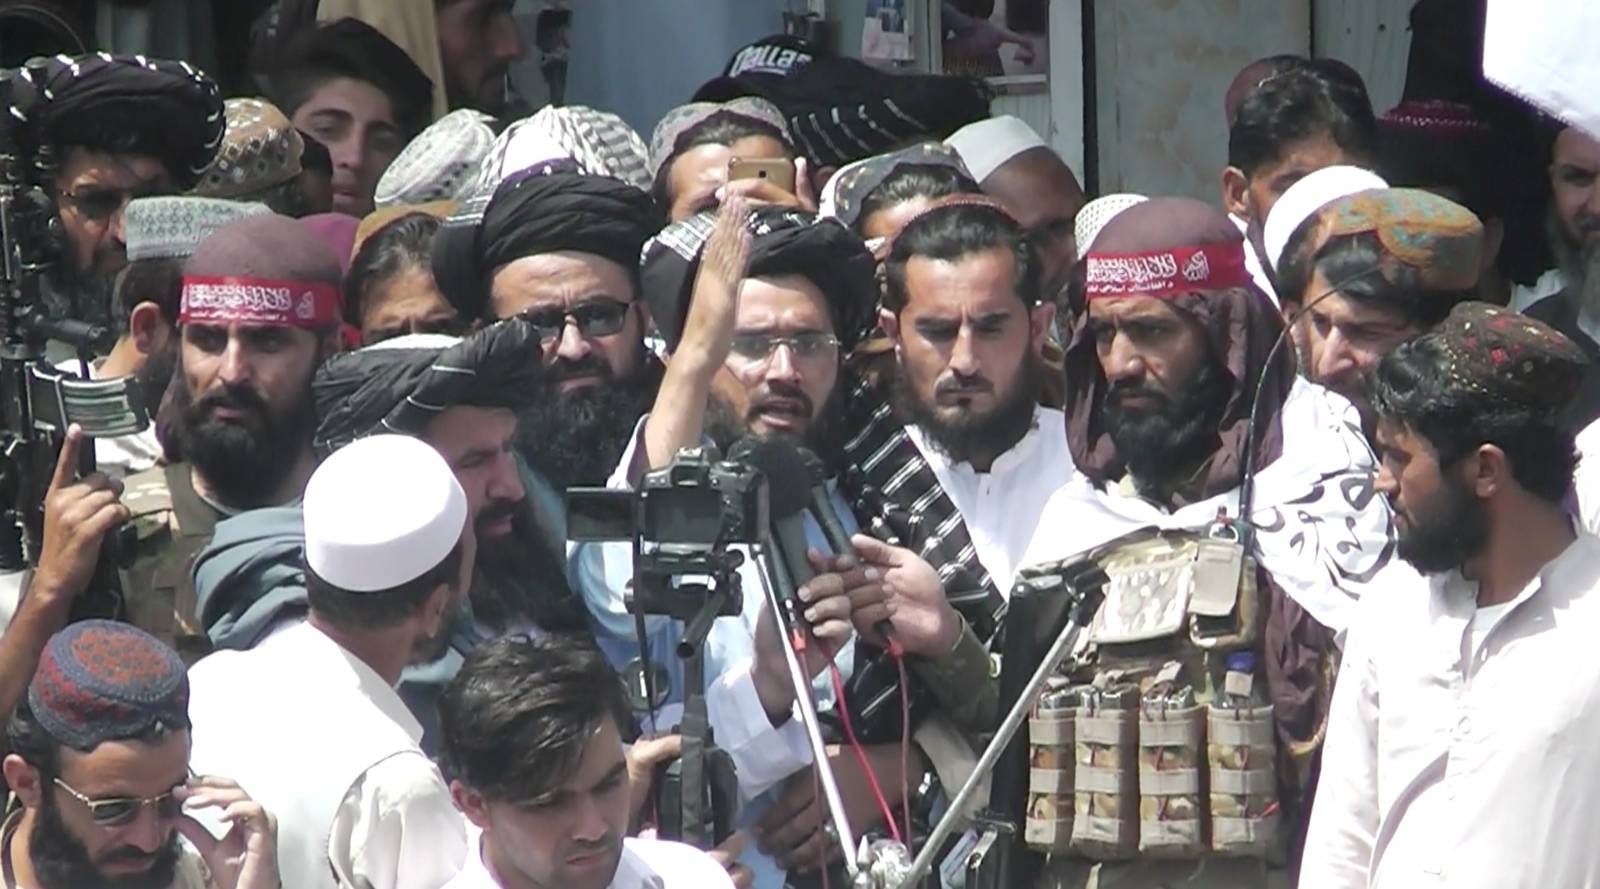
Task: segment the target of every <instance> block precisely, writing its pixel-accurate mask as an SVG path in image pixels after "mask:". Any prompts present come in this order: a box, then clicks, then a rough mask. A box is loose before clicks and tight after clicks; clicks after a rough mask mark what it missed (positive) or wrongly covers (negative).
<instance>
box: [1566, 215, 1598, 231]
mask: <svg viewBox="0 0 1600 889" xmlns="http://www.w3.org/2000/svg"><path fill="white" fill-rule="evenodd" d="M1572 224H1573V226H1574V227H1575V228H1577V230H1578V232H1579V233H1580V234H1585V235H1600V216H1596V215H1594V214H1592V213H1579V214H1578V216H1577V218H1576V219H1574V220H1573V221H1572Z"/></svg>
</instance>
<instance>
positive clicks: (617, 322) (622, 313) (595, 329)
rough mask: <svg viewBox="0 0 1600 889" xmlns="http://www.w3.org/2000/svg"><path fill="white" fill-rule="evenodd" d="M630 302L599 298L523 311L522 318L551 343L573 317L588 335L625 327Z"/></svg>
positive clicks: (581, 330) (579, 330) (596, 334)
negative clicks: (571, 304) (570, 306)
mask: <svg viewBox="0 0 1600 889" xmlns="http://www.w3.org/2000/svg"><path fill="white" fill-rule="evenodd" d="M629 308H632V306H631V305H630V304H628V303H622V302H617V301H616V300H613V299H596V300H591V301H589V302H586V303H584V304H583V305H580V306H573V307H572V308H570V309H539V310H534V311H528V312H523V313H522V314H521V315H519V316H518V317H519V318H521V319H522V320H524V321H526V322H528V323H529V324H532V325H533V329H534V330H536V331H538V333H539V339H541V340H543V341H544V342H546V343H548V342H550V341H552V340H554V339H556V338H558V337H560V336H561V332H562V331H563V330H566V328H567V321H568V320H569V319H570V320H571V321H572V322H573V323H574V324H577V325H578V332H579V333H581V334H583V335H584V336H611V335H612V334H615V333H617V332H618V331H620V330H622V325H623V324H624V323H626V321H627V319H628V309H629Z"/></svg>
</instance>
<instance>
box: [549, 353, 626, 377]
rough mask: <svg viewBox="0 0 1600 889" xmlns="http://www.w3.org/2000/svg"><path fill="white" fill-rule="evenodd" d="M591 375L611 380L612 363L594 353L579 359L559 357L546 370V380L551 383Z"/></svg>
mask: <svg viewBox="0 0 1600 889" xmlns="http://www.w3.org/2000/svg"><path fill="white" fill-rule="evenodd" d="M590 375H594V376H598V377H600V378H601V379H604V380H607V381H609V380H610V379H611V365H609V364H607V363H605V362H604V361H602V360H601V359H600V356H598V355H595V354H592V353H591V354H589V355H585V356H583V357H582V358H579V359H578V360H577V361H570V360H568V359H566V358H558V359H556V362H555V364H552V365H550V368H549V370H547V371H545V380H546V381H547V382H549V383H551V384H556V383H562V382H565V381H567V380H570V379H572V378H573V377H585V376H590Z"/></svg>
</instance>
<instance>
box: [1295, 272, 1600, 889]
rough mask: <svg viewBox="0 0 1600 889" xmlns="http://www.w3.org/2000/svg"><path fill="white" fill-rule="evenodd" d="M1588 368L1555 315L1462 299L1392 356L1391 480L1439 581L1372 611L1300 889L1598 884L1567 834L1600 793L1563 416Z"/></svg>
mask: <svg viewBox="0 0 1600 889" xmlns="http://www.w3.org/2000/svg"><path fill="white" fill-rule="evenodd" d="M1587 364H1588V361H1587V359H1586V357H1585V355H1584V354H1583V352H1582V351H1581V350H1579V349H1578V348H1577V347H1576V346H1575V345H1574V344H1573V343H1572V342H1571V341H1569V340H1568V339H1567V338H1566V337H1563V336H1561V335H1560V334H1559V333H1557V332H1555V331H1554V330H1552V329H1551V328H1549V327H1547V326H1546V325H1544V324H1541V323H1539V322H1537V321H1534V320H1531V319H1528V318H1525V317H1519V316H1518V315H1516V314H1514V313H1512V312H1510V311H1508V310H1506V309H1503V308H1500V307H1498V306H1490V305H1487V304H1484V303H1463V304H1461V305H1459V306H1457V307H1456V309H1455V311H1454V312H1452V313H1451V315H1450V317H1449V318H1448V319H1446V320H1445V321H1444V322H1443V323H1442V324H1440V325H1439V326H1438V327H1437V328H1435V329H1434V330H1433V331H1431V332H1429V333H1426V334H1424V335H1422V336H1419V337H1417V338H1415V339H1413V340H1411V341H1409V342H1407V343H1405V344H1403V345H1401V346H1400V347H1399V348H1397V349H1395V350H1394V351H1393V352H1390V353H1389V355H1388V356H1387V357H1386V358H1384V359H1383V362H1382V363H1381V364H1379V365H1378V368H1377V371H1376V373H1375V374H1374V376H1373V383H1372V391H1373V403H1374V406H1375V407H1376V408H1377V412H1378V446H1379V448H1380V451H1381V453H1382V456H1383V468H1382V471H1381V473H1380V475H1379V477H1378V489H1379V491H1380V492H1381V493H1382V494H1383V495H1384V496H1385V497H1386V498H1388V499H1389V501H1390V502H1391V503H1392V504H1393V505H1394V510H1395V514H1396V524H1397V525H1398V526H1399V531H1400V548H1399V554H1400V556H1401V557H1402V558H1404V559H1406V560H1407V561H1409V562H1410V563H1411V564H1413V565H1415V566H1416V568H1417V570H1419V571H1422V572H1424V573H1425V574H1426V575H1427V579H1426V580H1425V581H1417V582H1415V583H1414V584H1411V585H1409V586H1407V587H1402V588H1395V589H1386V590H1384V591H1383V593H1382V594H1380V595H1373V596H1370V597H1368V598H1367V599H1364V600H1363V601H1362V602H1361V605H1360V608H1359V609H1358V612H1357V614H1356V618H1355V621H1354V623H1353V625H1352V627H1351V631H1350V643H1349V645H1348V647H1347V648H1346V652H1345V658H1344V663H1343V666H1342V668H1341V672H1340V675H1339V681H1338V685H1337V691H1336V692H1335V694H1334V699H1333V712H1332V715H1331V716H1330V718H1329V725H1328V736H1327V738H1328V740H1327V746H1326V748H1325V751H1324V759H1323V762H1324V764H1325V766H1326V768H1325V769H1324V771H1323V781H1322V784H1321V786H1320V787H1319V788H1318V791H1317V801H1316V807H1315V809H1314V810H1313V815H1312V820H1311V835H1310V838H1309V840H1308V841H1307V844H1306V862H1305V868H1304V877H1303V879H1302V881H1301V883H1300V885H1301V886H1305V887H1308V889H1365V887H1370V886H1424V885H1430V884H1431V885H1439V886H1460V887H1465V889H1476V887H1488V886H1504V885H1507V884H1511V883H1517V884H1523V885H1530V886H1592V885H1595V884H1596V883H1600V849H1597V847H1596V846H1595V844H1594V843H1593V842H1591V841H1590V839H1589V837H1588V836H1587V832H1586V831H1582V830H1572V829H1570V827H1569V826H1570V825H1574V824H1578V823H1581V819H1582V818H1583V817H1584V813H1587V812H1589V811H1592V809H1593V807H1594V805H1595V804H1596V798H1595V788H1596V787H1597V786H1600V782H1597V780H1596V778H1597V776H1596V775H1594V774H1591V773H1590V772H1589V769H1591V768H1593V760H1592V759H1591V758H1590V757H1586V756H1581V755H1578V756H1574V755H1572V754H1573V751H1572V749H1571V748H1570V747H1569V743H1572V742H1576V743H1580V744H1581V743H1582V742H1578V741H1577V739H1580V738H1590V737H1593V736H1594V733H1595V732H1596V731H1600V723H1597V719H1596V717H1597V715H1600V707H1596V706H1595V699H1596V691H1595V689H1596V688H1597V685H1596V681H1595V680H1596V678H1597V676H1596V670H1595V663H1596V661H1595V658H1594V655H1593V651H1594V639H1595V634H1596V632H1597V631H1600V595H1597V593H1596V590H1597V589H1600V540H1597V539H1596V538H1595V537H1594V536H1593V535H1592V534H1590V533H1588V532H1586V531H1583V530H1580V529H1578V528H1576V527H1575V526H1574V522H1573V520H1572V517H1571V516H1570V514H1569V513H1568V511H1567V508H1566V501H1567V493H1568V490H1569V489H1570V488H1571V486H1572V473H1573V466H1574V464H1575V463H1576V462H1577V454H1576V453H1575V450H1574V447H1573V437H1572V434H1571V432H1569V431H1568V430H1566V429H1565V428H1564V424H1563V420H1562V414H1563V411H1564V409H1565V408H1566V402H1567V401H1568V400H1569V399H1571V398H1572V396H1573V394H1574V393H1575V392H1577V390H1578V387H1579V384H1580V380H1581V378H1582V376H1583V374H1584V373H1586V372H1587V368H1586V365H1587ZM1550 676H1559V677H1561V681H1560V682H1557V683H1551V682H1549V681H1547V677H1550ZM1521 848H1537V849H1538V854H1536V855H1516V854H1512V853H1510V852H1509V851H1508V850H1513V849H1521Z"/></svg>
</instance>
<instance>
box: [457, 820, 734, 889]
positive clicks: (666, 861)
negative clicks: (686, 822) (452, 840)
mask: <svg viewBox="0 0 1600 889" xmlns="http://www.w3.org/2000/svg"><path fill="white" fill-rule="evenodd" d="M467 843H468V845H467V848H469V849H471V850H472V852H473V854H471V855H468V856H467V864H466V866H465V867H463V868H462V869H461V873H459V874H456V877H455V879H453V880H451V881H450V882H448V883H446V884H445V889H501V886H500V883H498V882H496V881H495V878H494V875H493V874H491V873H489V868H488V866H487V865H485V864H484V863H483V854H484V853H483V834H482V832H481V831H479V830H478V828H476V827H469V828H468V833H467ZM732 886H733V880H731V879H730V878H729V877H728V872H727V871H725V870H723V869H722V865H720V864H717V863H716V862H715V861H713V860H712V859H711V856H709V855H707V854H706V853H704V852H701V851H700V850H699V849H696V848H694V847H693V846H686V845H684V844H683V843H669V842H667V841H665V840H642V839H637V838H635V837H629V838H627V839H625V840H623V841H622V860H621V862H619V863H618V865H617V875H616V876H615V877H612V878H611V884H610V889H732Z"/></svg>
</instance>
